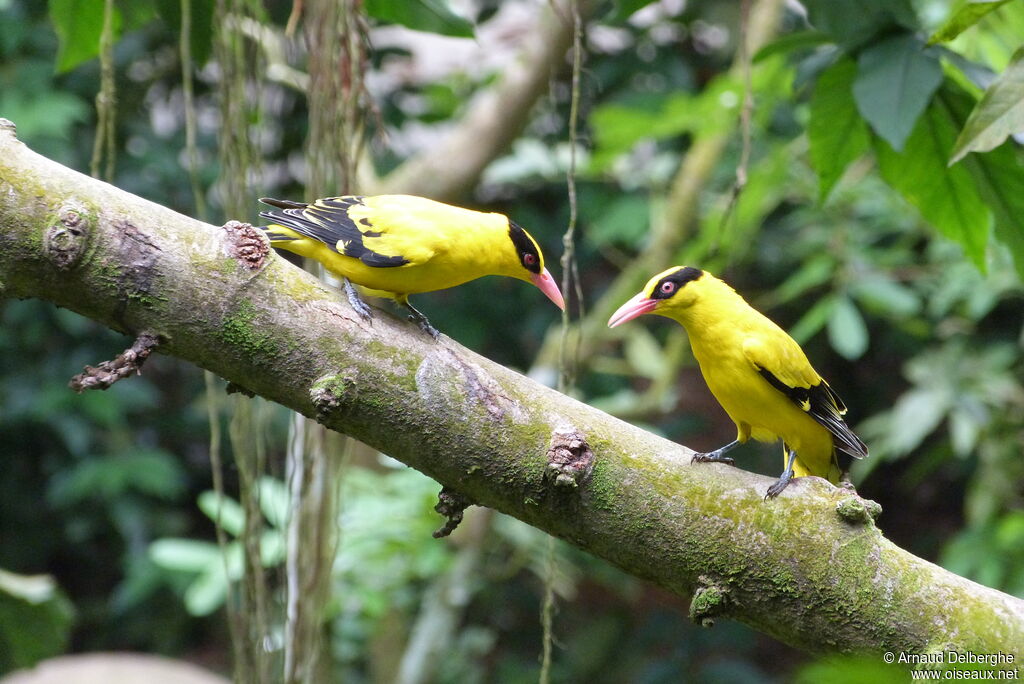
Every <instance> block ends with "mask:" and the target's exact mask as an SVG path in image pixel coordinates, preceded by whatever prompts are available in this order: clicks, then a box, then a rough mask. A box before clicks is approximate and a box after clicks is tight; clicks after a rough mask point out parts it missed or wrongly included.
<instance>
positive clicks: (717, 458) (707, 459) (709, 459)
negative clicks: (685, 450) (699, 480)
mask: <svg viewBox="0 0 1024 684" xmlns="http://www.w3.org/2000/svg"><path fill="white" fill-rule="evenodd" d="M690 463H724V464H726V465H732V464H733V463H735V461H734V460H733V459H732V458H731V457H729V456H722V455H720V454H716V453H715V452H713V451H711V452H708V453H706V454H702V453H697V454H694V455H693V458H691V459H690Z"/></svg>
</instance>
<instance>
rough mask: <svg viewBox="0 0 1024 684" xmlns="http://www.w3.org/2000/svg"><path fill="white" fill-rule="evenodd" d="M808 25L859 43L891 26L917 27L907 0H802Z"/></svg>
mask: <svg viewBox="0 0 1024 684" xmlns="http://www.w3.org/2000/svg"><path fill="white" fill-rule="evenodd" d="M803 5H804V7H805V8H807V17H808V19H809V20H810V22H811V25H812V26H814V27H815V28H817V29H819V30H821V31H824V32H825V33H827V34H829V35H831V36H832V37H833V39H835V41H836V42H837V43H839V44H840V45H844V46H846V47H854V46H857V45H862V44H863V43H865V42H866V41H868V40H870V39H871V38H872V37H873V36H875V35H878V34H880V33H883V32H885V31H889V30H891V29H892V28H893V27H894V26H902V27H904V28H908V29H914V28H916V23H917V20H916V17H915V14H914V10H913V8H912V7H911V5H910V3H909V2H908V0H857V1H856V2H850V1H849V0H845V1H840V2H837V1H836V0H804V2H803Z"/></svg>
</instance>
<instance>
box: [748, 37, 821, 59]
mask: <svg viewBox="0 0 1024 684" xmlns="http://www.w3.org/2000/svg"><path fill="white" fill-rule="evenodd" d="M829 42H831V39H830V38H829V36H828V34H827V33H822V32H821V31H814V30H810V31H797V32H796V33H787V34H786V35H784V36H782V37H781V38H777V39H775V40H773V41H772V42H770V43H768V44H767V45H765V46H764V47H762V48H761V49H760V50H758V51H757V52H756V53H755V54H754V59H753V62H754V64H757V63H758V62H760V61H762V60H765V59H768V58H769V57H771V56H773V55H784V54H786V53H788V52H793V51H795V50H800V49H803V48H812V47H817V46H818V45H822V44H824V43H829Z"/></svg>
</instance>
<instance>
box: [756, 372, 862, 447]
mask: <svg viewBox="0 0 1024 684" xmlns="http://www.w3.org/2000/svg"><path fill="white" fill-rule="evenodd" d="M757 372H758V373H760V374H761V377H763V378H764V379H765V380H767V381H768V384H770V385H771V386H772V387H774V388H775V389H777V390H779V391H780V392H782V393H783V394H785V395H786V396H787V397H788V398H789V400H790V401H792V402H793V403H794V404H796V405H797V406H799V407H800V408H801V409H802V410H804V411H806V412H807V413H808V414H809V415H810V416H811V418H814V420H816V421H818V423H819V424H821V425H822V426H823V427H824V428H825V429H826V430H828V431H829V432H831V433H832V436H833V437H834V438H835V445H836V448H837V449H839V450H840V451H843V452H845V453H847V454H849V455H850V456H853V457H854V458H864V457H865V456H867V455H868V447H867V445H865V444H864V442H862V441H861V439H860V437H858V436H857V435H855V434H854V433H853V430H851V429H850V426H849V425H847V424H846V421H844V420H843V414H845V413H846V404H844V403H843V400H842V399H840V398H839V395H838V394H836V393H835V391H834V390H833V389H832V388H831V387H829V386H828V383H827V382H825V381H824V380H822V381H821V382H819V383H818V384H817V385H811V386H810V387H790V386H789V385H787V384H786V383H784V382H782V381H781V380H779V379H778V378H777V377H775V376H774V375H772V373H771V371H769V370H766V369H764V368H761V367H758V368H757Z"/></svg>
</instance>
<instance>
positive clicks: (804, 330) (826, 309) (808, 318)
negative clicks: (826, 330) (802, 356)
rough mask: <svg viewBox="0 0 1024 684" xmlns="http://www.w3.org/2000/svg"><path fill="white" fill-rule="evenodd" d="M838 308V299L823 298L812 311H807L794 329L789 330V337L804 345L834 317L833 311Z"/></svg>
mask: <svg viewBox="0 0 1024 684" xmlns="http://www.w3.org/2000/svg"><path fill="white" fill-rule="evenodd" d="M835 306H836V298H835V297H832V296H829V297H822V298H821V299H819V300H818V301H816V302H815V303H814V306H812V307H811V308H810V309H808V310H807V313H805V314H804V315H803V316H801V317H800V320H799V321H797V322H796V323H795V324H794V325H793V327H792V328H790V330H789V335H790V337H792V338H793V339H794V340H796V341H797V342H799V343H800V344H803V343H804V342H806V341H807V340H809V339H811V337H812V336H813V335H814V334H815V333H817V332H818V331H819V330H821V329H822V328H823V327H824V326H825V324H826V323H828V321H829V318H830V317H831V316H832V311H833V309H834V308H835Z"/></svg>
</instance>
